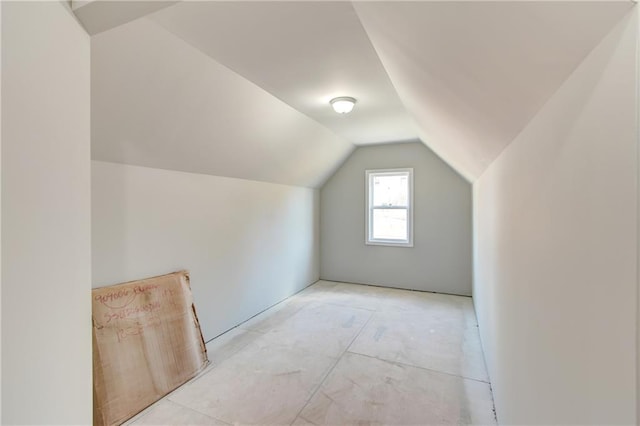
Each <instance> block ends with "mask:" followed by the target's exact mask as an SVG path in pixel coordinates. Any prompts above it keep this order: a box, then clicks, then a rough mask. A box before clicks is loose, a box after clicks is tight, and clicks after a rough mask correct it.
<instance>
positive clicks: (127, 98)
mask: <svg viewBox="0 0 640 426" xmlns="http://www.w3.org/2000/svg"><path fill="white" fill-rule="evenodd" d="M91 80H92V81H91V115H92V123H91V136H92V138H91V139H92V157H93V158H94V159H96V160H104V161H112V162H118V163H125V164H134V165H140V166H148V167H156V168H163V169H171V170H181V171H188V172H197V173H206V174H212V175H218V176H230V177H238V178H245V179H253V180H260V181H267V182H275V183H282V184H289V185H298V186H308V187H317V186H320V185H321V184H322V183H323V182H324V181H325V180H326V179H327V178H328V177H329V176H330V175H331V174H332V173H333V171H334V170H335V168H336V167H337V165H339V164H340V163H341V162H342V161H343V160H344V158H345V157H346V156H348V155H349V153H350V152H351V151H352V150H353V145H352V144H351V143H350V142H348V141H346V140H345V139H343V138H340V137H339V136H337V135H335V134H334V133H332V132H331V131H329V130H328V129H327V128H325V127H323V126H321V125H320V124H318V123H317V122H315V121H314V120H312V119H310V118H308V117H307V116H305V115H303V114H301V113H300V112H298V111H296V110H295V109H293V108H291V107H290V106H288V105H286V104H285V103H283V102H282V101H280V100H278V99H276V98H274V97H273V96H271V95H270V94H268V93H267V92H265V91H264V90H262V89H261V88H259V87H258V86H256V85H254V84H253V83H251V82H249V81H247V80H246V79H244V78H242V77H240V76H239V75H237V74H235V73H234V72H232V71H230V70H229V69H227V68H225V67H223V66H222V65H220V64H218V63H217V62H215V61H213V60H212V59H211V58H209V57H208V56H206V55H204V54H203V53H201V52H200V51H198V50H196V49H195V48H193V47H191V46H190V45H189V44H187V43H185V42H184V41H182V40H180V39H178V38H177V37H175V36H174V35H172V34H170V33H169V32H167V31H166V30H164V29H163V28H162V27H160V26H159V25H156V24H154V23H153V22H151V21H149V20H146V19H143V20H138V21H134V22H130V23H128V24H125V25H123V26H120V27H118V28H114V29H112V30H110V31H106V32H103V33H101V34H98V35H96V36H94V37H92V39H91Z"/></svg>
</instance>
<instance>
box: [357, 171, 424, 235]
mask: <svg viewBox="0 0 640 426" xmlns="http://www.w3.org/2000/svg"><path fill="white" fill-rule="evenodd" d="M366 180H367V228H366V233H367V240H366V243H367V244H371V245H383V246H403V247H413V199H412V198H413V169H389V170H367V171H366Z"/></svg>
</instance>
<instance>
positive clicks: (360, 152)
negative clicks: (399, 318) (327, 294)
mask: <svg viewBox="0 0 640 426" xmlns="http://www.w3.org/2000/svg"><path fill="white" fill-rule="evenodd" d="M404 167H413V169H414V170H413V173H414V175H413V179H414V212H413V213H414V246H413V247H386V246H371V245H365V212H366V206H365V191H366V189H365V170H367V169H389V168H404ZM471 207H472V201H471V185H470V184H469V182H467V181H466V180H465V179H463V178H462V177H461V176H460V175H459V174H458V173H456V172H455V171H454V170H453V169H452V168H451V167H449V166H448V165H447V164H446V163H444V162H443V161H442V160H441V159H440V158H439V157H438V156H436V155H435V154H434V153H433V152H432V151H431V150H430V149H429V148H427V147H426V146H425V145H424V144H422V143H421V142H415V143H405V144H387V145H376V146H365V147H360V148H358V149H356V150H355V151H354V153H353V154H352V155H351V157H349V158H348V159H347V161H346V162H345V164H343V165H342V167H341V168H340V169H339V170H338V171H337V172H336V174H335V175H333V176H332V177H331V178H330V179H329V180H328V181H327V183H326V184H325V185H324V187H323V188H322V191H321V195H320V210H321V213H320V229H321V231H320V241H321V255H320V259H321V268H320V276H321V277H322V278H323V279H326V280H335V281H347V282H354V283H364V284H375V285H382V286H390V287H399V288H410V289H416V290H426V291H437V292H443V293H452V294H464V295H470V294H471V273H472V242H471V240H472V230H471V224H472V217H471V210H472V209H471Z"/></svg>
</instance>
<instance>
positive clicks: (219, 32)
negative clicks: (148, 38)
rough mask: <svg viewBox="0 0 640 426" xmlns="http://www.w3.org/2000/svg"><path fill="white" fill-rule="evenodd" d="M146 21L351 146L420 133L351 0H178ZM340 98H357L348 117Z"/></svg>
mask: <svg viewBox="0 0 640 426" xmlns="http://www.w3.org/2000/svg"><path fill="white" fill-rule="evenodd" d="M151 18H152V19H153V20H154V21H155V22H157V23H159V24H161V25H162V26H163V27H165V28H167V29H168V30H169V31H171V32H172V33H174V34H176V35H178V36H179V37H180V38H182V39H184V40H186V41H187V42H189V43H190V44H192V45H193V46H195V47H197V48H198V49H200V50H201V51H203V52H204V53H206V54H207V55H209V56H211V57H212V58H213V59H215V60H216V61H219V62H220V63H222V64H224V65H225V66H227V67H229V68H230V69H232V70H234V71H236V72H237V73H238V74H240V75H242V76H244V77H246V78H247V79H249V80H251V81H252V82H254V83H256V84H257V85H258V86H260V87H262V88H264V89H265V90H267V91H268V92H269V93H271V94H272V95H274V96H275V97H277V98H279V99H282V100H283V101H284V102H286V103H287V104H289V105H291V106H292V107H294V108H295V109H297V110H298V111H300V112H302V113H304V114H306V115H308V116H309V117H311V118H313V119H314V120H316V121H318V122H319V123H321V124H323V125H325V126H326V127H328V128H329V129H331V130H333V131H334V132H335V133H337V134H338V135H340V136H343V137H345V138H346V139H349V140H350V141H352V142H353V143H355V144H371V143H380V142H397V141H403V140H409V139H416V138H417V136H418V134H417V128H416V127H415V124H414V122H413V120H412V119H411V117H410V116H409V114H408V113H407V111H406V110H405V108H404V106H403V105H402V102H401V100H400V98H399V97H398V95H397V93H396V91H395V89H394V88H393V85H392V84H391V81H390V80H389V77H388V76H387V74H386V72H385V70H384V67H383V66H382V63H381V62H380V59H379V58H378V55H377V54H376V51H375V50H374V48H373V46H372V45H371V42H370V41H369V38H368V36H367V33H366V32H365V31H364V29H363V28H362V25H361V24H360V21H359V19H358V16H357V15H356V13H355V11H354V9H353V6H352V5H351V3H350V2H344V1H343V2H309V1H300V2H272V1H266V2H244V1H242V2H217V1H198V2H182V3H180V4H178V5H175V6H173V7H169V8H166V9H163V10H161V11H160V12H158V13H155V14H153V15H152V16H151ZM338 96H351V97H354V98H356V99H357V100H358V104H357V106H356V108H355V109H354V111H353V112H352V113H351V114H349V115H348V116H340V115H337V114H335V113H334V112H333V110H332V109H331V108H329V100H331V99H332V98H334V97H338Z"/></svg>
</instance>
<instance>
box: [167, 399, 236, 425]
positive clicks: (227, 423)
mask: <svg viewBox="0 0 640 426" xmlns="http://www.w3.org/2000/svg"><path fill="white" fill-rule="evenodd" d="M168 401H170V402H172V403H173V404H176V405H179V406H180V407H182V408H186V409H187V410H191V411H194V412H196V413H198V414H202V415H203V416H205V417H208V418H210V419H213V420H215V421H218V422H221V423H224V424H225V425H229V426H232V425H233V423H229V422H225V421H224V420H221V419H219V418H217V417H213V416H212V415H209V414H207V413H203V412H202V411H200V410H197V409H195V408H193V407H189V406H188V405H184V404H182V403H180V402H177V401H173V400H170V399H169V400H168Z"/></svg>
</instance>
